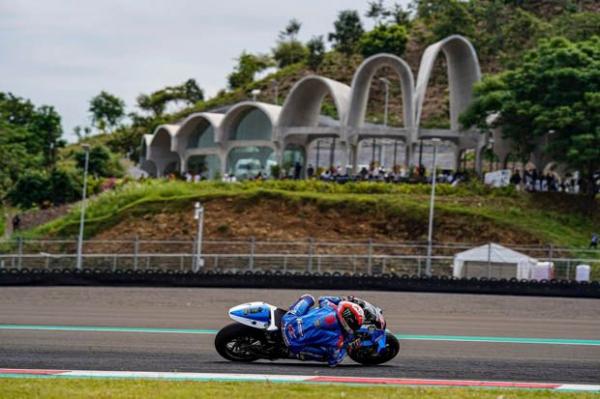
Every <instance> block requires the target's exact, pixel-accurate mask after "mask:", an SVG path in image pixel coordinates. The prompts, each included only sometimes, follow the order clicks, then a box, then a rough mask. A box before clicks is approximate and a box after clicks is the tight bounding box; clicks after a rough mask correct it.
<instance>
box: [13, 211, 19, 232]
mask: <svg viewBox="0 0 600 399" xmlns="http://www.w3.org/2000/svg"><path fill="white" fill-rule="evenodd" d="M12 228H13V231H17V230H19V229H20V228H21V217H20V216H19V215H15V217H13V219H12Z"/></svg>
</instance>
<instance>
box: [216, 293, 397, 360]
mask: <svg viewBox="0 0 600 399" xmlns="http://www.w3.org/2000/svg"><path fill="white" fill-rule="evenodd" d="M361 306H362V307H363V310H364V312H365V321H364V322H363V325H362V327H361V328H360V329H359V330H358V331H356V332H355V334H354V336H353V337H352V338H353V342H356V340H357V339H358V340H360V344H359V345H351V346H348V347H347V351H348V356H349V357H350V358H351V359H352V360H354V361H355V362H357V363H361V364H364V365H376V364H382V363H385V362H387V361H389V360H391V359H393V358H394V357H395V356H396V355H397V354H398V351H399V350H400V343H399V342H398V339H397V338H396V337H395V336H394V335H393V334H392V333H390V332H389V331H388V330H387V329H386V323H385V319H384V318H383V311H382V310H381V309H380V308H378V307H376V306H374V305H372V304H371V303H369V302H366V301H364V302H363V303H362V304H361ZM286 312H287V311H286V310H284V309H281V308H278V307H276V306H273V305H269V304H268V303H265V302H250V303H244V304H242V305H238V306H235V307H233V308H231V309H229V317H231V318H232V319H233V320H234V321H235V323H232V324H229V325H227V326H225V327H223V328H222V329H221V330H220V331H219V332H218V333H217V336H216V337H215V348H216V350H217V352H218V353H219V355H221V356H222V357H224V358H225V359H227V360H231V361H235V362H252V361H255V360H259V359H267V360H276V359H297V357H296V356H295V355H294V354H292V353H291V352H290V351H289V350H288V348H287V346H286V345H285V343H284V342H283V338H282V335H281V330H280V326H281V318H282V317H283V315H284V314H285V313H286ZM323 361H326V360H325V359H323Z"/></svg>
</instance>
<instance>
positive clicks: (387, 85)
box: [379, 78, 390, 127]
mask: <svg viewBox="0 0 600 399" xmlns="http://www.w3.org/2000/svg"><path fill="white" fill-rule="evenodd" d="M379 80H380V81H381V82H382V83H383V85H384V86H385V106H384V107H383V126H385V127H387V125H388V104H389V100H390V81H389V80H387V79H386V78H379Z"/></svg>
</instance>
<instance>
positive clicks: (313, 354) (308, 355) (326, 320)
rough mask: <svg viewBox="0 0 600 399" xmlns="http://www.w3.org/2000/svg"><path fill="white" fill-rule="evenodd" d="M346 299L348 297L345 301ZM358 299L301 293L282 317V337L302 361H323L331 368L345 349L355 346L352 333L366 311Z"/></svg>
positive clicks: (360, 322)
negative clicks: (317, 302)
mask: <svg viewBox="0 0 600 399" xmlns="http://www.w3.org/2000/svg"><path fill="white" fill-rule="evenodd" d="M347 299H349V300H347ZM360 301H361V300H359V299H358V298H353V297H349V298H344V297H335V296H323V297H320V298H319V306H318V307H315V308H313V305H314V304H315V299H314V298H313V297H312V296H311V295H308V294H305V295H302V296H301V297H300V298H299V299H298V301H296V302H295V303H294V304H293V305H292V306H290V308H289V310H288V312H287V313H286V314H285V315H284V316H283V318H282V325H281V330H282V335H283V340H284V342H285V344H286V346H287V347H288V348H289V350H290V351H291V352H292V353H293V354H294V355H296V356H297V357H298V358H299V359H301V360H317V361H323V360H326V361H327V362H328V364H329V365H330V366H332V367H334V366H336V365H337V364H339V363H340V362H341V361H342V360H343V359H344V357H345V356H346V348H347V347H352V346H354V345H358V344H359V342H360V341H358V340H354V337H353V335H354V332H355V331H356V330H358V329H359V328H360V327H361V325H362V324H363V321H364V318H365V314H364V311H363V309H362V307H361V305H360Z"/></svg>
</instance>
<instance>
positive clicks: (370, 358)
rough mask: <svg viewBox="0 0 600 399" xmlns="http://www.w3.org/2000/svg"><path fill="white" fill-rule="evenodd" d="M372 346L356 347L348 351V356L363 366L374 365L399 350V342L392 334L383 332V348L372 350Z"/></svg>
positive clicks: (389, 358)
mask: <svg viewBox="0 0 600 399" xmlns="http://www.w3.org/2000/svg"><path fill="white" fill-rule="evenodd" d="M371 349H372V348H360V347H359V348H357V349H354V350H351V351H348V356H350V358H351V359H352V360H354V361H355V362H357V363H360V364H364V365H365V366H375V365H377V364H383V363H385V362H389V361H390V360H392V359H393V358H395V357H396V355H397V354H398V352H399V351H400V342H398V338H396V337H394V335H393V334H390V333H386V334H385V348H384V349H383V350H382V351H381V352H374V353H373V351H372V350H371Z"/></svg>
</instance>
